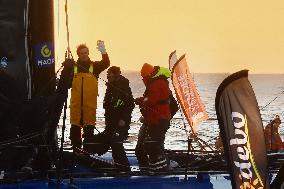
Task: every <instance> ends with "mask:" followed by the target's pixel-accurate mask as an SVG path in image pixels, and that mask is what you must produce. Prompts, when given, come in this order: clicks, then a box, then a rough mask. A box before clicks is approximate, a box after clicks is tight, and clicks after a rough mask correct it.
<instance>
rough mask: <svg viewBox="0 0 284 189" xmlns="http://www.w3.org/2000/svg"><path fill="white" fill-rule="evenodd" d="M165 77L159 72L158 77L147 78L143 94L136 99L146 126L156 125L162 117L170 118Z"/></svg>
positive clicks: (168, 90) (167, 85)
mask: <svg viewBox="0 0 284 189" xmlns="http://www.w3.org/2000/svg"><path fill="white" fill-rule="evenodd" d="M156 73H157V72H156ZM158 73H159V71H158ZM156 75H157V74H156ZM167 78H168V77H167V76H165V75H163V74H160V75H159V76H158V77H154V78H150V79H149V80H147V81H146V82H145V83H146V91H145V93H144V96H143V97H140V98H139V99H137V100H136V102H137V104H139V105H140V107H141V109H142V114H143V116H144V120H145V123H146V124H147V125H148V126H152V125H156V124H158V123H159V121H160V120H163V119H164V120H170V119H171V113H170V107H169V103H168V100H169V95H170V89H169V84H168V81H167Z"/></svg>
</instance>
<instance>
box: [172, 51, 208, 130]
mask: <svg viewBox="0 0 284 189" xmlns="http://www.w3.org/2000/svg"><path fill="white" fill-rule="evenodd" d="M169 67H170V70H171V72H172V82H173V86H174V89H175V92H176V96H177V99H178V101H179V103H180V106H181V109H182V111H183V113H184V115H185V117H186V119H187V121H188V123H189V125H190V127H191V130H192V133H193V134H194V135H195V131H196V127H197V126H198V125H199V124H200V123H201V122H202V121H204V120H207V119H208V114H207V112H206V111H205V108H204V105H203V103H202V101H201V99H200V97H199V94H198V92H197V89H196V87H195V84H194V82H193V79H192V77H191V74H190V71H189V68H188V65H187V63H186V59H185V55H183V56H181V57H180V59H179V60H177V58H176V53H175V51H174V52H172V53H171V54H170V57H169Z"/></svg>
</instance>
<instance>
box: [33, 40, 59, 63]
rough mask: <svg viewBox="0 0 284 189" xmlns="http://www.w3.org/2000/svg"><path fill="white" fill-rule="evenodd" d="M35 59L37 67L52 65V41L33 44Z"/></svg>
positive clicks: (53, 60) (53, 61)
mask: <svg viewBox="0 0 284 189" xmlns="http://www.w3.org/2000/svg"><path fill="white" fill-rule="evenodd" d="M35 60H36V62H37V66H39V67H49V66H51V65H54V63H55V59H54V47H53V44H52V43H42V44H38V45H36V46H35Z"/></svg>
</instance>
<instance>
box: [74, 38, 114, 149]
mask: <svg viewBox="0 0 284 189" xmlns="http://www.w3.org/2000/svg"><path fill="white" fill-rule="evenodd" d="M97 46H98V47H97V49H98V50H99V51H100V52H101V54H102V60H101V61H95V62H93V61H91V60H90V58H89V49H88V47H87V46H86V45H85V44H81V45H79V46H78V47H77V55H78V57H79V58H78V60H77V62H76V64H75V65H74V70H73V71H74V73H73V80H72V90H71V102H70V122H71V129H70V140H71V144H72V146H73V149H76V148H81V146H82V138H84V143H85V142H87V141H88V139H90V138H91V137H92V136H93V135H94V128H95V125H96V108H97V96H98V78H99V74H100V73H101V72H102V71H104V70H105V69H107V68H108V67H109V65H110V61H109V57H108V54H107V53H106V49H105V45H104V42H103V41H100V40H99V41H98V42H97ZM81 128H83V135H82V134H81Z"/></svg>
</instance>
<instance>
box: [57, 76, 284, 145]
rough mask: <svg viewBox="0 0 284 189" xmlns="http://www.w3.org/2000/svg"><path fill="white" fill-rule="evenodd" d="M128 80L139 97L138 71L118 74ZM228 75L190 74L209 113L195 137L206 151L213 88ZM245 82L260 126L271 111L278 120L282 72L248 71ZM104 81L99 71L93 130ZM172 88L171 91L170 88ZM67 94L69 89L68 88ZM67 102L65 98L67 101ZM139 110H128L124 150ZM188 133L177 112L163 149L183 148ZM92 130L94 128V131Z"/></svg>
mask: <svg viewBox="0 0 284 189" xmlns="http://www.w3.org/2000/svg"><path fill="white" fill-rule="evenodd" d="M122 74H123V75H124V76H125V77H127V78H128V79H129V81H130V86H131V89H132V93H133V96H134V98H136V97H140V96H141V95H142V94H143V92H144V90H145V86H144V84H143V82H142V80H141V77H140V74H139V72H125V73H122ZM227 76H229V74H193V77H194V81H195V84H196V86H197V89H198V91H199V95H200V97H201V99H202V101H203V103H204V105H205V109H206V111H207V112H208V114H209V120H207V121H204V122H203V123H201V124H200V125H199V126H198V128H197V136H198V137H199V138H200V139H201V140H200V141H204V144H206V145H205V146H207V147H206V149H207V150H210V148H211V149H213V150H214V143H215V141H216V137H217V136H218V133H219V126H218V122H217V116H216V111H215V97H216V91H217V88H218V86H219V85H220V83H221V82H222V81H223V79H225V78H226V77H227ZM249 81H250V82H251V84H252V87H253V89H254V92H255V95H256V98H257V101H258V105H259V109H260V113H261V117H262V120H263V125H264V126H265V125H267V123H268V122H269V121H270V120H271V119H272V118H273V117H274V115H275V114H278V115H280V117H281V119H283V116H284V75H282V74H249ZM105 82H106V75H105V73H102V74H101V76H100V79H99V96H98V107H97V129H98V131H100V132H101V131H103V130H104V126H105V124H104V109H103V98H104V94H105V89H106V86H105ZM172 91H174V90H172ZM69 97H70V91H69ZM68 103H69V101H68ZM69 115H70V111H69V108H68V109H67V119H66V129H65V137H64V138H65V139H64V141H65V142H64V146H65V147H67V148H68V147H70V140H69V129H70V119H69ZM140 116H141V113H140V111H139V108H138V106H136V107H135V109H134V110H133V112H132V123H131V126H130V131H129V137H128V139H127V140H126V141H125V143H124V146H125V148H126V149H134V148H135V146H136V142H137V134H138V131H139V128H140V126H141V123H140V122H139V118H140ZM62 124H63V120H62V117H61V120H60V122H59V127H58V137H59V140H61V133H62V127H61V126H62ZM184 128H186V130H187V131H189V132H190V128H189V126H188V124H187V122H186V121H185V120H184V119H183V116H182V113H181V112H177V114H176V115H175V117H174V119H173V120H172V122H171V127H170V129H169V130H168V132H167V134H166V140H165V148H167V149H175V150H186V149H187V133H188V132H186V131H185V129H184ZM95 132H96V131H95ZM280 135H281V137H282V139H284V126H283V125H281V127H280ZM193 147H194V148H196V149H198V148H200V146H199V145H198V144H197V143H196V142H194V143H193Z"/></svg>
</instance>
